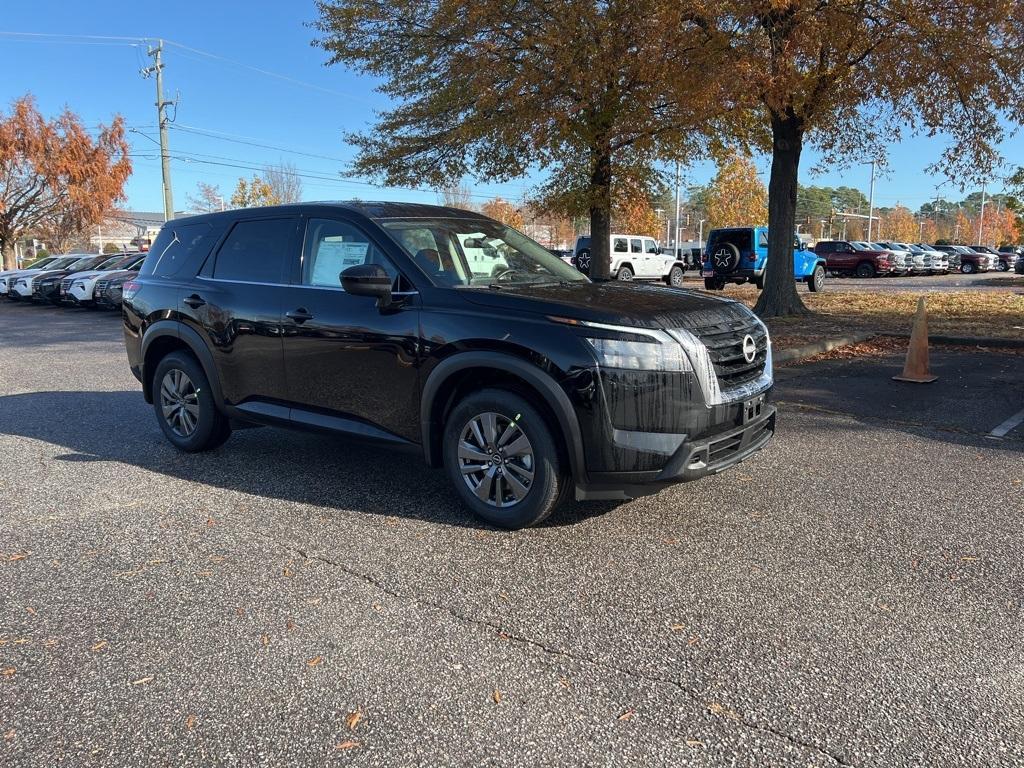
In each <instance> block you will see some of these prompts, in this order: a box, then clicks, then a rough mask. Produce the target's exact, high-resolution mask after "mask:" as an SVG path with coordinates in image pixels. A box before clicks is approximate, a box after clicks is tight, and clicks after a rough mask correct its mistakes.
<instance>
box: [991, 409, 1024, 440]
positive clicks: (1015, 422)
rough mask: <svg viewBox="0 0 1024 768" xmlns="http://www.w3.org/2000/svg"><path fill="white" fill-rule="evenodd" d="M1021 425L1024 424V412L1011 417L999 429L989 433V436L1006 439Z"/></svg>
mask: <svg viewBox="0 0 1024 768" xmlns="http://www.w3.org/2000/svg"><path fill="white" fill-rule="evenodd" d="M1021 424H1024V411H1021V412H1020V413H1015V414H1013V416H1011V417H1010V418H1008V419H1007V420H1006V421H1004V422H1003V423H1002V424H1000V425H999V426H998V427H996V428H995V429H993V430H992V431H991V432H989V434H990V435H991V436H992V437H1005V436H1006V435H1008V434H1009V433H1010V432H1012V431H1013V430H1015V429H1016V428H1017V427H1019V426H1020V425H1021Z"/></svg>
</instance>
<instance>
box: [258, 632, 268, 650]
mask: <svg viewBox="0 0 1024 768" xmlns="http://www.w3.org/2000/svg"><path fill="white" fill-rule="evenodd" d="M260 642H261V643H263V647H264V648H266V647H267V646H268V645H270V635H260Z"/></svg>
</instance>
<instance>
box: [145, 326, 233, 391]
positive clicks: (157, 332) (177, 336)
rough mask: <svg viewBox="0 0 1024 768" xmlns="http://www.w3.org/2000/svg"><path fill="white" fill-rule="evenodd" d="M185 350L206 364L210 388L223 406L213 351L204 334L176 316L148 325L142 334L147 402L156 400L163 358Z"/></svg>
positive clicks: (205, 371)
mask: <svg viewBox="0 0 1024 768" xmlns="http://www.w3.org/2000/svg"><path fill="white" fill-rule="evenodd" d="M177 350H185V351H187V352H191V353H192V355H193V356H195V358H196V359H197V360H198V361H199V364H200V365H201V366H202V367H203V372H204V373H205V374H206V378H207V380H208V381H209V382H210V388H211V389H212V390H213V398H214V402H216V403H217V406H218V407H220V405H221V403H223V402H224V400H223V397H222V392H221V387H220V377H219V376H218V375H217V366H216V365H215V363H214V361H213V355H212V354H210V350H209V349H208V348H207V347H206V344H204V343H203V339H202V337H201V336H200V335H199V334H198V333H196V332H195V331H194V330H192V329H191V328H189V327H188V326H187V325H184V324H183V323H179V322H177V321H175V320H158V321H157V322H155V323H153V324H152V325H150V326H149V328H147V329H146V332H145V334H143V337H142V393H143V395H144V396H145V398H146V402H147V403H152V402H153V371H154V370H155V369H156V366H157V364H158V363H159V361H160V360H161V359H163V358H164V357H166V356H167V355H168V354H170V353H171V352H175V351H177Z"/></svg>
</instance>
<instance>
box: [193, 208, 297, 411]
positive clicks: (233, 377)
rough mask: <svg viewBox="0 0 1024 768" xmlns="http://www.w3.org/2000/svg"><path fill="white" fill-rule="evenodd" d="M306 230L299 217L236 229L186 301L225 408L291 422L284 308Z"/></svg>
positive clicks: (269, 219) (244, 221) (245, 221)
mask: <svg viewBox="0 0 1024 768" xmlns="http://www.w3.org/2000/svg"><path fill="white" fill-rule="evenodd" d="M298 225H299V217H298V216H270V217H266V218H252V219H249V218H246V219H241V220H240V221H237V222H235V223H234V225H233V226H232V227H231V229H230V230H229V231H228V233H227V235H226V236H225V237H224V239H223V241H222V242H221V244H220V246H219V247H218V248H217V250H216V252H215V253H214V254H213V255H212V256H211V257H210V258H209V259H208V260H207V262H206V264H205V265H204V266H203V270H202V273H201V274H200V276H199V278H198V279H196V280H195V281H193V282H192V283H191V284H190V285H188V286H186V287H185V288H184V289H183V291H182V296H181V311H182V313H183V314H187V315H189V316H190V317H191V318H192V319H193V321H194V323H195V324H196V325H198V326H199V328H200V329H201V332H202V334H203V335H204V336H205V341H206V343H207V346H208V347H209V348H210V350H211V352H212V353H213V358H214V362H215V364H216V366H217V372H218V374H219V376H220V382H221V387H222V389H223V392H224V400H225V402H226V403H227V404H228V405H231V406H235V407H237V408H240V409H241V410H243V411H252V412H253V413H256V414H259V415H262V416H272V417H275V418H281V419H287V418H288V408H287V405H286V400H287V395H288V393H287V387H286V385H285V379H284V363H283V357H282V348H281V323H282V309H281V302H282V301H283V300H284V295H285V293H286V291H287V285H286V282H287V279H288V278H287V275H288V266H289V264H290V263H291V262H292V261H293V259H294V253H295V249H296V248H297V242H298V241H297V236H298Z"/></svg>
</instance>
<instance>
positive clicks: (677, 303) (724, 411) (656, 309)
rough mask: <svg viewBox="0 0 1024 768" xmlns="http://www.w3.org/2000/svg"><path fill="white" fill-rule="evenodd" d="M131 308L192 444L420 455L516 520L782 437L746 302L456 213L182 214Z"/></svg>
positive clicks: (141, 342) (132, 333)
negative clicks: (635, 278)
mask: <svg viewBox="0 0 1024 768" xmlns="http://www.w3.org/2000/svg"><path fill="white" fill-rule="evenodd" d="M123 296H124V311H123V315H124V332H125V341H126V344H127V351H128V360H129V364H130V366H131V370H132V373H134V374H135V376H136V377H137V378H138V379H139V380H140V381H141V382H142V388H143V392H144V394H145V397H146V400H147V401H148V402H151V403H152V404H153V406H154V410H155V412H156V416H157V419H158V421H159V423H160V427H161V429H162V430H163V432H164V434H165V435H166V436H167V438H168V439H169V440H170V441H171V442H172V443H173V444H174V445H175V446H177V447H178V448H179V449H181V450H184V451H201V450H205V449H210V448H214V447H216V446H218V445H220V444H222V443H223V442H224V441H225V440H226V439H227V438H228V436H229V435H230V433H231V429H232V426H235V425H242V424H244V423H258V424H270V425H280V426H290V427H298V428H305V429H317V430H327V431H331V432H336V433H343V434H348V435H355V436H358V437H362V438H370V439H375V440H377V441H381V442H384V443H391V444H393V445H405V446H409V445H414V446H417V447H418V449H419V450H422V453H423V456H424V458H425V459H426V462H427V464H428V465H430V466H433V467H440V466H443V467H444V468H445V470H446V471H447V474H448V476H449V478H450V480H451V482H452V484H453V486H454V488H455V489H456V491H457V493H458V494H459V496H460V497H461V498H462V500H463V501H464V502H465V503H466V504H467V505H468V506H469V507H470V508H471V509H472V510H473V511H474V512H475V513H476V514H477V515H479V516H480V517H482V518H484V519H486V520H487V521H489V522H491V523H494V524H496V525H501V526H505V527H521V526H526V525H532V524H534V523H537V522H539V521H540V520H542V519H544V518H545V517H546V516H547V515H548V514H550V513H551V511H552V510H553V509H554V508H555V507H556V506H557V505H558V504H559V503H560V502H561V501H562V500H565V499H567V498H568V497H569V496H571V495H573V494H574V495H575V497H576V498H577V499H626V498H632V497H634V496H638V495H643V494H648V493H653V492H656V491H658V490H659V489H661V488H663V487H665V486H667V485H669V484H672V483H677V482H680V481H683V480H694V479H697V478H700V477H703V476H705V475H709V474H713V473H716V472H719V471H721V470H723V469H725V468H727V467H729V466H731V465H733V464H736V463H737V462H739V461H741V460H743V459H745V458H747V457H748V456H750V455H751V454H752V453H754V452H755V451H757V450H758V449H760V448H761V447H763V446H764V445H765V443H767V442H768V440H769V439H770V438H771V436H772V434H773V433H774V430H775V409H774V408H773V407H772V406H771V405H769V404H768V402H767V396H768V393H769V390H770V389H771V386H772V358H771V345H770V342H769V338H768V333H767V330H766V329H765V326H764V325H763V324H762V323H761V322H760V320H758V319H757V318H756V317H755V316H754V315H753V314H752V313H751V312H750V311H749V310H748V309H747V308H746V307H745V306H743V305H742V304H739V303H737V302H733V301H729V300H724V299H721V298H717V297H715V298H711V297H708V296H705V295H702V294H701V293H699V292H691V291H685V290H680V289H665V288H656V287H652V286H645V285H640V284H623V283H592V282H591V281H590V280H589V279H587V278H586V277H585V276H583V275H582V274H580V273H579V272H578V271H577V270H576V269H574V268H573V267H572V266H570V265H568V264H565V263H564V262H562V261H561V260H560V259H558V258H556V257H555V256H552V255H551V254H550V253H548V251H547V250H545V249H544V248H543V247H541V246H540V245H539V244H537V243H535V242H534V241H532V240H530V239H529V238H527V237H525V236H524V235H522V234H520V233H519V232H516V231H515V230H513V229H510V228H509V227H507V226H505V225H503V224H500V223H498V222H496V221H493V220H491V219H489V218H486V217H484V216H481V215H478V214H475V213H469V212H467V211H462V210H457V209H453V208H442V207H437V206H429V205H412V204H404V203H351V204H338V203H321V204H318V203H309V204H300V205H289V206H279V207H273V208H253V209H245V210H237V211H229V212H224V213H213V214H206V215H202V216H194V217H191V218H184V219H176V220H174V221H171V222H168V223H167V224H165V225H164V227H163V229H162V230H161V231H160V235H159V236H158V237H157V239H156V242H154V244H153V247H152V249H151V251H150V253H149V255H148V256H147V258H146V261H145V263H144V264H143V267H142V270H141V271H140V273H139V277H138V278H137V279H135V280H132V281H129V282H128V283H126V284H125V286H124V291H123Z"/></svg>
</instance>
